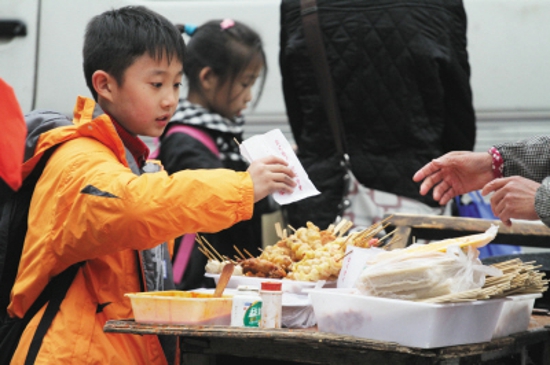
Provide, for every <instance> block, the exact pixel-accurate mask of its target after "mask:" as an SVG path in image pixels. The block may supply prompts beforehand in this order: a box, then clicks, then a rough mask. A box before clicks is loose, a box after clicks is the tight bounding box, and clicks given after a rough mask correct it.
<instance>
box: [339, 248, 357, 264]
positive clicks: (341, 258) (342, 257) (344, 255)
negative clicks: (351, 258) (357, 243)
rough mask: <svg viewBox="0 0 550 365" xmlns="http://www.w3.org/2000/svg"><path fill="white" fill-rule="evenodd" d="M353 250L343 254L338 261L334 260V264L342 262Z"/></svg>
mask: <svg viewBox="0 0 550 365" xmlns="http://www.w3.org/2000/svg"><path fill="white" fill-rule="evenodd" d="M352 252H353V250H349V251H348V252H346V253H345V254H343V255H342V256H341V257H340V258H339V259H336V262H338V261H340V260H343V259H344V257H346V256H347V255H349V254H350V253H352Z"/></svg>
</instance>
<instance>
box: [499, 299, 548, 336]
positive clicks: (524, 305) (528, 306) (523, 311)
mask: <svg viewBox="0 0 550 365" xmlns="http://www.w3.org/2000/svg"><path fill="white" fill-rule="evenodd" d="M541 297H542V294H540V293H539V294H524V295H512V296H509V297H507V298H506V299H507V300H506V301H505V302H504V305H503V306H502V311H501V312H500V316H499V318H498V321H497V324H496V327H495V331H494V332H493V338H499V337H505V336H509V335H511V334H513V333H518V332H523V331H527V328H529V321H530V320H531V312H533V307H534V306H535V299H537V298H541Z"/></svg>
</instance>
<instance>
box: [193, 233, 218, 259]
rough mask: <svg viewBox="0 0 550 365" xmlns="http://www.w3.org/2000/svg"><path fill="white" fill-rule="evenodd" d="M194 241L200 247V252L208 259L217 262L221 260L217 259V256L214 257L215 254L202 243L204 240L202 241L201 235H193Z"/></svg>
mask: <svg viewBox="0 0 550 365" xmlns="http://www.w3.org/2000/svg"><path fill="white" fill-rule="evenodd" d="M195 241H196V242H197V243H198V244H199V246H198V248H199V249H201V248H202V250H201V252H202V253H203V254H204V255H206V256H207V257H208V258H209V259H211V260H213V261H218V262H222V261H223V260H222V261H220V260H219V259H218V257H216V255H215V254H214V253H213V252H212V251H211V250H210V249H209V248H208V247H207V246H206V245H205V244H204V242H203V241H202V237H201V236H199V235H197V236H196V237H195Z"/></svg>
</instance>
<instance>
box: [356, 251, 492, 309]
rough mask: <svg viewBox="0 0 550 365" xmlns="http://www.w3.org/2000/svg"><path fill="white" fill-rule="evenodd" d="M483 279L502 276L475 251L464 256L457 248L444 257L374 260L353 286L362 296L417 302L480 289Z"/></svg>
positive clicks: (424, 254)
mask: <svg viewBox="0 0 550 365" xmlns="http://www.w3.org/2000/svg"><path fill="white" fill-rule="evenodd" d="M378 257H382V255H380V256H378ZM486 275H491V276H500V275H502V272H501V271H500V270H498V269H495V268H493V267H489V266H484V265H483V264H482V263H481V261H480V260H479V259H478V251H477V249H475V248H471V247H470V248H469V249H468V253H467V254H465V253H464V252H463V251H462V250H461V249H460V248H459V247H457V246H450V247H448V249H447V252H445V253H443V252H438V251H429V252H418V253H403V254H402V255H394V256H386V259H378V260H377V258H376V257H375V258H374V260H373V261H370V262H369V263H368V264H367V267H366V268H365V269H364V270H363V271H362V273H361V275H360V276H359V279H358V280H357V282H356V286H357V288H358V289H359V291H360V292H361V293H362V294H364V295H371V296H378V297H385V298H394V299H406V300H419V299H426V298H433V297H438V296H441V295H447V294H453V293H459V292H462V291H465V290H470V289H477V288H481V287H482V286H483V285H484V284H485V276H486Z"/></svg>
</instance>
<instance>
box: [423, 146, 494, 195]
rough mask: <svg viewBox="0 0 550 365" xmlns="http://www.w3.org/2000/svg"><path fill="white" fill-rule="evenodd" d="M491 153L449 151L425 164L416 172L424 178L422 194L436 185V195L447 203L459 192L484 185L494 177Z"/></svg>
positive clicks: (434, 191)
mask: <svg viewBox="0 0 550 365" xmlns="http://www.w3.org/2000/svg"><path fill="white" fill-rule="evenodd" d="M491 163H492V157H491V155H489V154H488V153H486V152H469V151H455V152H449V153H447V154H445V155H443V156H441V157H439V158H436V159H435V160H432V162H430V163H428V164H426V165H425V166H424V167H422V168H421V169H420V170H418V171H417V172H416V174H414V176H413V180H414V181H416V182H420V181H422V184H421V185H420V194H421V195H426V194H427V193H428V192H429V191H430V189H432V188H433V198H434V200H436V201H438V202H439V204H441V205H445V204H447V203H448V202H449V201H450V200H451V199H452V198H454V197H455V196H457V195H461V194H466V193H468V192H470V191H473V190H478V189H481V188H482V187H483V186H484V185H485V184H487V183H488V182H489V181H491V180H492V179H493V172H492V169H491Z"/></svg>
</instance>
